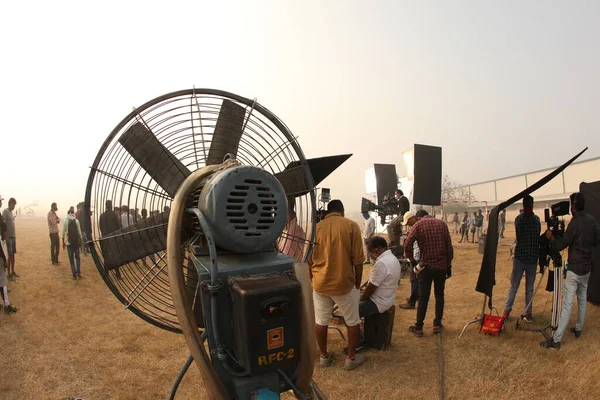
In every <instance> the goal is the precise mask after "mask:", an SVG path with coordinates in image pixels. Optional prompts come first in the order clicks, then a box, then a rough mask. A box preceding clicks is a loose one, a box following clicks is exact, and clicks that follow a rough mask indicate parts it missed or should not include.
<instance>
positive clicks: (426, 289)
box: [415, 268, 446, 329]
mask: <svg viewBox="0 0 600 400" xmlns="http://www.w3.org/2000/svg"><path fill="white" fill-rule="evenodd" d="M418 281H419V303H418V305H417V323H416V324H415V327H416V328H418V329H422V328H423V321H425V315H426V314H427V303H429V295H430V294H431V284H432V283H433V287H434V294H435V319H434V320H433V325H434V326H437V325H441V324H442V317H443V316H444V286H445V285H446V270H445V269H433V268H425V269H424V270H423V271H422V272H421V273H420V274H419V277H418Z"/></svg>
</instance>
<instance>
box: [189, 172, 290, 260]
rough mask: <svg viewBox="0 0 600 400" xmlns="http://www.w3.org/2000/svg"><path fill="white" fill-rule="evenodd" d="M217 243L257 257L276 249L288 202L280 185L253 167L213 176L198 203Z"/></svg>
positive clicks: (271, 176) (218, 173) (222, 246)
mask: <svg viewBox="0 0 600 400" xmlns="http://www.w3.org/2000/svg"><path fill="white" fill-rule="evenodd" d="M198 208H199V209H200V210H201V211H202V213H203V214H204V216H205V217H206V219H207V220H208V223H209V224H210V228H211V232H212V235H213V238H214V240H215V244H216V245H217V246H219V247H220V248H222V249H225V250H229V251H232V252H236V253H254V252H258V251H265V250H269V249H272V248H273V244H274V243H275V241H276V240H277V238H278V237H279V236H280V235H281V232H283V228H284V227H285V224H286V222H287V199H286V196H285V190H284V189H283V187H282V186H281V183H279V181H278V180H277V178H275V177H274V176H273V175H271V174H270V173H268V172H267V171H265V170H263V169H261V168H257V167H253V166H246V165H244V166H237V167H231V168H227V169H225V170H223V171H220V172H217V173H216V174H214V175H213V176H212V177H211V178H210V179H209V180H208V182H207V183H206V184H205V185H204V187H203V188H202V193H201V194H200V197H199V199H198Z"/></svg>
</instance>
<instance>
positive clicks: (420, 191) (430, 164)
mask: <svg viewBox="0 0 600 400" xmlns="http://www.w3.org/2000/svg"><path fill="white" fill-rule="evenodd" d="M414 152H415V153H414V160H415V165H414V170H415V172H414V173H415V184H414V188H413V203H414V204H421V205H424V206H439V205H440V204H441V202H442V148H441V147H436V146H426V145H422V144H415V147H414Z"/></svg>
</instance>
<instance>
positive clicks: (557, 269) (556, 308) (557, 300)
mask: <svg viewBox="0 0 600 400" xmlns="http://www.w3.org/2000/svg"><path fill="white" fill-rule="evenodd" d="M550 260H552V267H550V265H549V264H550V263H548V265H549V266H548V268H549V269H550V268H551V269H550V270H551V271H554V292H553V294H552V321H551V322H550V324H549V325H546V326H544V327H541V328H525V327H522V326H521V321H522V318H519V319H518V320H517V324H516V326H515V329H516V330H524V331H530V332H539V333H541V334H542V335H544V338H545V339H546V340H549V339H550V338H551V337H552V335H553V333H554V331H555V330H556V328H558V321H559V319H560V312H561V309H562V303H561V293H562V286H563V276H562V272H563V262H562V256H561V255H560V253H559V254H555V255H552V256H548V261H550ZM544 275H545V270H544V271H543V272H542V277H541V278H540V281H539V282H538V284H537V287H536V288H535V290H534V292H533V296H532V297H531V300H530V301H529V304H527V306H526V307H525V312H527V309H528V308H529V307H531V304H532V303H533V299H534V298H535V295H536V293H537V291H538V289H539V287H540V284H541V283H542V281H543V278H544ZM548 331H550V333H548Z"/></svg>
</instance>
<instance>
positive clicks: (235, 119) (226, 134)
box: [206, 100, 246, 165]
mask: <svg viewBox="0 0 600 400" xmlns="http://www.w3.org/2000/svg"><path fill="white" fill-rule="evenodd" d="M245 115H246V109H245V108H244V107H242V106H240V105H238V104H236V103H233V102H232V101H229V100H223V104H222V105H221V111H220V112H219V118H218V119H217V124H216V126H215V132H214V134H213V137H212V141H211V143H210V149H209V150H208V156H207V157H206V165H216V164H221V163H222V162H223V158H224V157H225V155H226V154H227V153H231V154H233V155H234V156H235V155H237V149H238V145H239V144H240V139H241V137H242V128H243V125H244V116H245Z"/></svg>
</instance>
